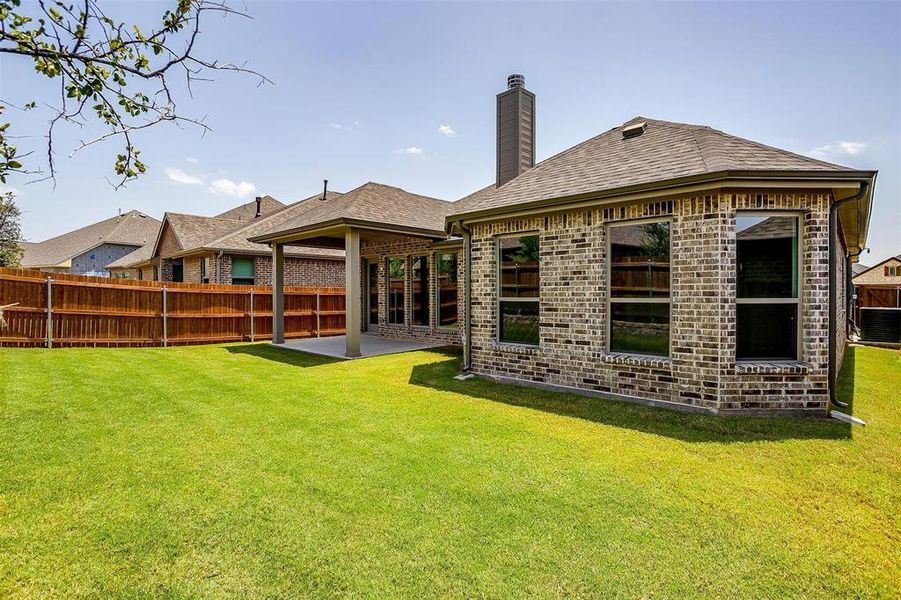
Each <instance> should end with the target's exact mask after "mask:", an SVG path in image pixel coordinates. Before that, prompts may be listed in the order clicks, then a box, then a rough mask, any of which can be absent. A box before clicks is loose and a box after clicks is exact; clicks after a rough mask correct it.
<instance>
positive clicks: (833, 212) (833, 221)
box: [829, 181, 870, 408]
mask: <svg viewBox="0 0 901 600" xmlns="http://www.w3.org/2000/svg"><path fill="white" fill-rule="evenodd" d="M869 189H870V182H868V181H863V182H861V184H860V191H859V192H857V193H856V194H854V195H853V196H851V197H850V198H845V199H844V200H839V201H838V202H835V203H833V204H832V206H830V207H829V401H830V402H831V403H832V404H834V405H836V406H840V407H842V408H847V406H848V404H847V403H845V402H841V401H840V400H837V399H836V397H835V383H836V381H835V379H836V373H835V354H836V347H835V326H836V322H835V307H836V289H835V286H836V281H835V252H833V247H832V245H833V235H834V234H835V232H836V230H837V228H838V208H839V207H840V206H841V205H843V204H846V203H848V202H857V201H859V200H860V199H861V198H863V197H864V196H865V195H866V193H867V191H868V190H869ZM857 227H858V232H859V231H860V222H859V220H858V225H857ZM859 237H860V236H859V235H858V238H859ZM857 243H858V245H859V244H860V239H858V240H857ZM849 262H850V261H849ZM847 276H848V273H847V271H846V272H845V277H847ZM847 287H848V286H847V282H844V289H845V293H843V294H842V297H843V298H845V297H846V296H847ZM845 311H846V317H847V307H846V308H845ZM846 321H847V319H846ZM844 326H845V331H846V332H847V330H848V323H847V322H845V324H844Z"/></svg>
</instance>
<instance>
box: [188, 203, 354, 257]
mask: <svg viewBox="0 0 901 600" xmlns="http://www.w3.org/2000/svg"><path fill="white" fill-rule="evenodd" d="M341 196H342V194H341V193H339V192H328V193H327V195H326V199H327V201H328V202H333V201H335V200H337V199H338V198H340V197H341ZM321 204H323V202H322V194H316V195H315V196H310V197H309V198H304V199H303V200H299V201H297V202H295V203H294V204H291V205H288V206H287V207H285V208H284V209H282V210H279V211H277V212H275V213H272V214H270V215H268V216H265V217H260V218H259V219H254V220H253V221H251V222H250V223H248V224H245V225H244V226H243V227H240V228H238V229H236V230H234V231H231V232H229V233H227V234H225V235H223V236H220V237H218V238H216V239H212V240H210V241H208V242H206V243H205V244H204V247H205V248H208V249H211V250H224V251H226V252H270V251H271V250H270V248H269V246H267V245H266V244H258V243H256V242H251V241H249V240H248V239H247V238H251V237H254V236H255V235H262V234H264V233H266V232H267V231H270V230H272V229H276V228H279V227H281V226H282V225H284V224H285V223H287V222H289V221H292V220H296V219H298V218H301V216H302V215H303V214H305V213H307V212H309V211H310V210H312V209H314V208H316V207H318V206H320V205H321ZM285 255H287V256H309V257H319V256H321V257H323V258H344V251H343V250H333V249H327V248H308V247H298V246H286V247H285Z"/></svg>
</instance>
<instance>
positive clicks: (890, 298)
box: [852, 254, 901, 344]
mask: <svg viewBox="0 0 901 600" xmlns="http://www.w3.org/2000/svg"><path fill="white" fill-rule="evenodd" d="M852 284H853V285H854V300H855V302H854V322H855V323H856V324H857V326H858V327H860V330H861V337H862V338H863V339H864V340H867V341H874V342H889V343H896V344H897V343H901V254H899V255H897V256H890V257H889V258H887V259H885V260H884V261H882V262H880V263H879V264H877V265H874V266H872V267H870V268H868V269H866V270H863V271H861V272H860V273H857V274H856V275H855V276H854V279H853V280H852Z"/></svg>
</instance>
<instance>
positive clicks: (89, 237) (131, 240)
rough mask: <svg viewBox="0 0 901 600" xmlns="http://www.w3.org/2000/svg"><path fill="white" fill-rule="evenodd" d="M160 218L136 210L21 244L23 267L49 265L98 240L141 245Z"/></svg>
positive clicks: (153, 233)
mask: <svg viewBox="0 0 901 600" xmlns="http://www.w3.org/2000/svg"><path fill="white" fill-rule="evenodd" d="M159 227H160V222H159V221H157V220H156V219H154V218H153V217H150V216H148V215H145V214H144V213H142V212H138V211H136V210H132V211H129V212H127V213H124V214H122V215H120V216H116V217H112V218H110V219H106V220H103V221H100V222H98V223H93V224H91V225H88V226H87V227H82V228H80V229H76V230H75V231H70V232H68V233H64V234H63V235H59V236H57V237H54V238H50V239H49V240H45V241H43V242H38V243H34V244H29V245H27V246H26V247H25V255H24V256H23V258H22V266H23V267H29V268H33V267H52V266H56V265H59V264H61V263H63V262H65V261H67V260H70V259H72V258H75V257H76V256H78V255H80V254H83V253H85V252H87V251H88V250H91V249H92V248H96V247H97V246H100V245H101V244H122V245H125V246H142V245H144V244H146V243H148V242H152V241H153V240H154V238H155V237H156V234H157V231H158V230H159Z"/></svg>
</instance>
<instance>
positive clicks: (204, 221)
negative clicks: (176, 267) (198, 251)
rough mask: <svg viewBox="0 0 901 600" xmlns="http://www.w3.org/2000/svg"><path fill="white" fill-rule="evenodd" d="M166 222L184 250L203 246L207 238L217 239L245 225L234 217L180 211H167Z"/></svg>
mask: <svg viewBox="0 0 901 600" xmlns="http://www.w3.org/2000/svg"><path fill="white" fill-rule="evenodd" d="M166 222H167V223H169V226H170V227H171V228H172V233H173V234H174V235H175V238H176V239H177V240H178V244H179V246H181V249H182V250H190V249H191V248H200V247H203V244H204V242H206V241H207V240H212V239H216V238H217V237H219V236H221V235H224V234H226V233H228V232H229V231H234V230H235V229H237V228H239V227H241V226H243V225H245V223H244V222H242V221H237V220H233V219H220V218H217V217H201V216H200V215H183V214H180V213H166Z"/></svg>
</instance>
